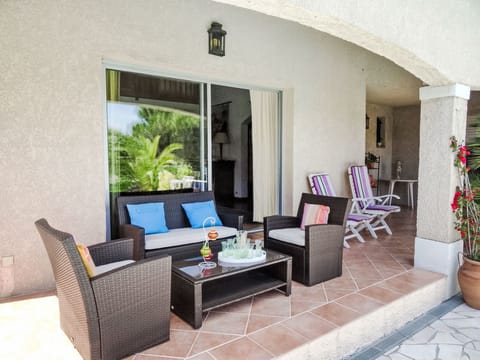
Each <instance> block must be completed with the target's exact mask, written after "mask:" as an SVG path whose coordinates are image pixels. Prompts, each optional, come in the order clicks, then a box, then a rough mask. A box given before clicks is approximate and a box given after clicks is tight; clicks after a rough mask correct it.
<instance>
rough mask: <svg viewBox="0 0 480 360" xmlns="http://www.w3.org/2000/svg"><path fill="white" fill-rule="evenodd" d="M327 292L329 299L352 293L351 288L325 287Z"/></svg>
mask: <svg viewBox="0 0 480 360" xmlns="http://www.w3.org/2000/svg"><path fill="white" fill-rule="evenodd" d="M325 292H326V293H327V301H333V300H335V299H338V298H340V297H342V296H345V295H347V294H351V293H352V291H351V290H346V289H325Z"/></svg>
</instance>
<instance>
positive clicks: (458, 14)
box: [216, 0, 480, 89]
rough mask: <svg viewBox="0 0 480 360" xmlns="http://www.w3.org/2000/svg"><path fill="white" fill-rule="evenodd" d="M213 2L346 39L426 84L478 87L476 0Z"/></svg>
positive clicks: (479, 51) (479, 54)
mask: <svg viewBox="0 0 480 360" xmlns="http://www.w3.org/2000/svg"><path fill="white" fill-rule="evenodd" d="M216 1H218V2H223V3H229V4H234V5H236V6H241V7H245V8H248V9H254V10H256V11H259V12H262V13H265V14H270V15H274V16H278V17H281V18H284V19H288V20H292V21H298V22H299V23H301V24H304V25H307V26H311V27H313V28H315V29H318V30H320V31H324V32H326V33H329V34H332V35H333V36H336V37H338V38H342V39H345V40H347V41H350V42H352V43H354V44H357V45H359V46H362V47H364V48H366V49H369V50H370V51H372V52H374V53H376V54H379V55H382V56H385V57H386V58H388V59H390V60H392V61H393V62H395V63H396V64H399V65H400V66H401V67H403V68H405V69H407V71H409V72H411V73H412V74H414V75H416V76H417V77H418V78H420V79H422V80H423V81H424V82H425V83H426V84H429V85H445V84H449V83H462V84H466V85H469V86H470V87H472V88H474V89H479V88H480V67H478V62H479V61H480V49H479V47H478V39H479V38H480V27H479V26H478V23H479V15H480V2H479V1H477V0H462V1H451V0H425V1H402V0H390V1H385V0H370V1H358V0H344V1H338V0H322V1H306V0H281V1H279V2H276V1H272V0H256V1H251V0H216ZM432 14H435V16H432Z"/></svg>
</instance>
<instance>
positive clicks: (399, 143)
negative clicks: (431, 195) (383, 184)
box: [392, 106, 420, 205]
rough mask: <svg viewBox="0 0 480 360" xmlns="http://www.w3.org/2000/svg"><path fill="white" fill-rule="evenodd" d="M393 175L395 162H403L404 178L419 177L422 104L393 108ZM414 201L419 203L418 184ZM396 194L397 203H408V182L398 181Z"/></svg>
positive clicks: (402, 176)
mask: <svg viewBox="0 0 480 360" xmlns="http://www.w3.org/2000/svg"><path fill="white" fill-rule="evenodd" d="M393 117H394V119H393V147H392V170H393V173H392V176H395V169H396V168H395V163H396V161H397V160H400V161H401V162H402V174H401V178H403V179H418V161H419V151H420V106H403V107H398V108H394V109H393ZM413 193H414V196H415V199H414V202H415V204H416V203H417V199H416V197H417V184H414V191H413ZM395 194H397V195H399V196H400V200H396V201H394V202H395V203H398V204H402V205H407V203H408V201H407V195H408V194H407V189H406V184H402V183H397V184H396V185H395Z"/></svg>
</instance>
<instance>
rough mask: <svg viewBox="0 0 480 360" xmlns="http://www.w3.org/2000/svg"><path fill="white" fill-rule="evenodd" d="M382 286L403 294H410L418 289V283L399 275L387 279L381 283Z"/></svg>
mask: <svg viewBox="0 0 480 360" xmlns="http://www.w3.org/2000/svg"><path fill="white" fill-rule="evenodd" d="M381 286H382V287H385V288H387V289H391V290H395V291H398V292H400V293H402V294H408V293H411V292H412V291H415V290H416V289H417V287H418V286H417V285H415V284H412V283H410V282H408V281H406V280H405V279H402V278H401V277H399V276H395V277H393V278H391V279H387V280H385V281H383V282H382V283H381Z"/></svg>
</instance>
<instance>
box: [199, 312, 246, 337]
mask: <svg viewBox="0 0 480 360" xmlns="http://www.w3.org/2000/svg"><path fill="white" fill-rule="evenodd" d="M247 322H248V314H237V313H224V312H215V311H210V312H209V314H208V316H207V319H206V320H205V321H204V322H203V324H202V328H201V331H210V332H216V333H222V334H232V335H243V334H245V330H246V328H247Z"/></svg>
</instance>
